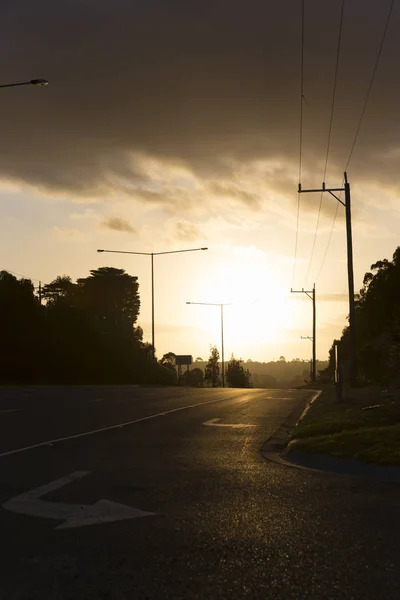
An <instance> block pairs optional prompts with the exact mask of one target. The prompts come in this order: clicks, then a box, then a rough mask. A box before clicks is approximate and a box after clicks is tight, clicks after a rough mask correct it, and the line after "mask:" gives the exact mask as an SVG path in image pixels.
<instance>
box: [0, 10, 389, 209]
mask: <svg viewBox="0 0 400 600" xmlns="http://www.w3.org/2000/svg"><path fill="white" fill-rule="evenodd" d="M389 4H390V2H389V0H387V1H385V2H383V1H381V2H371V1H366V0H352V1H351V2H347V3H346V8H345V20H344V30H343V45H342V56H341V61H340V67H339V78H338V89H337V95H336V99H337V110H336V112H335V116H334V122H333V135H332V144H331V160H330V164H329V169H328V183H329V182H332V181H334V183H337V179H338V177H340V172H341V171H342V170H343V168H344V166H345V162H346V159H347V155H348V152H349V150H350V145H351V141H352V138H353V135H354V132H355V128H356V123H357V118H358V116H359V114H360V111H361V107H362V103H363V100H364V97H365V92H366V89H367V86H368V81H369V77H370V74H371V71H372V67H373V62H374V59H375V55H376V51H377V47H378V43H379V39H380V35H381V32H382V29H383V25H384V20H385V16H386V14H387V10H388V8H389ZM339 10H340V2H338V1H337V2H334V1H331V2H320V1H318V0H309V1H308V2H306V30H305V35H306V48H305V97H306V102H307V103H306V105H305V107H304V156H303V159H304V162H303V164H304V171H305V177H307V176H308V177H309V179H310V180H311V179H312V178H315V180H316V181H318V180H320V179H322V173H323V163H324V154H325V147H326V137H327V130H328V119H329V110H330V101H331V94H332V81H333V70H334V61H335V48H336V41H337V25H338V21H339ZM399 21H400V10H399V8H397V9H395V11H394V14H393V18H392V21H391V24H390V28H389V32H388V37H387V43H386V44H385V47H384V51H383V53H382V57H381V64H380V67H379V70H378V73H377V77H376V82H375V85H374V88H373V91H372V94H371V102H370V104H369V106H368V109H367V112H366V116H365V122H364V125H363V128H362V130H361V134H360V138H359V143H358V145H357V148H356V152H355V154H354V160H353V162H352V164H351V170H350V173H351V176H352V177H353V178H360V179H364V180H365V181H378V182H382V183H386V184H388V185H391V186H395V185H397V182H398V175H397V173H398V160H397V157H396V156H395V154H396V153H395V150H396V149H397V148H398V147H399V146H400V127H399V125H400V124H399V120H400V117H399V112H398V106H399V100H400V98H399V96H400V79H399V77H398V64H397V63H398V61H397V57H398V55H399V45H400V37H399V36H398V35H397V30H398V27H399V24H400V23H399ZM0 23H1V39H2V44H3V53H2V57H3V58H2V59H1V73H2V79H3V81H4V82H7V81H18V80H26V79H30V78H32V77H45V78H48V79H49V80H50V81H51V84H50V86H49V87H48V88H46V89H38V88H34V87H26V88H23V87H20V88H10V89H4V90H1V94H0V106H1V114H2V134H1V136H0V152H1V160H0V174H1V175H2V176H4V177H7V178H11V179H14V180H17V181H21V182H24V183H28V184H32V185H34V186H37V187H41V188H45V189H47V190H51V191H61V192H67V193H72V194H74V195H82V196H104V195H107V194H113V193H119V192H120V191H121V190H122V191H123V192H126V193H132V186H133V187H134V186H139V187H140V188H142V189H144V190H145V192H144V193H142V196H141V197H142V198H143V199H144V200H150V201H153V200H156V201H157V200H158V199H159V200H160V201H161V202H162V201H163V196H162V194H161V193H159V191H158V190H152V189H151V188H150V187H149V186H148V183H149V181H150V180H151V176H150V175H149V173H148V172H146V171H143V169H141V168H140V165H139V163H138V160H137V156H138V154H139V155H140V156H152V157H157V158H158V159H161V160H167V161H175V162H177V163H179V164H182V165H187V166H188V167H189V168H190V169H192V170H193V172H194V173H196V175H197V176H198V177H199V178H203V179H205V180H209V179H218V178H219V177H221V178H222V179H224V180H226V179H228V178H229V177H230V176H231V175H232V173H233V172H235V173H236V174H237V170H238V169H239V171H240V169H241V165H246V164H248V163H249V162H250V161H254V160H270V161H274V162H275V163H280V164H285V165H288V166H289V167H290V171H291V173H292V175H291V177H290V179H289V180H290V183H291V179H292V178H296V166H297V161H298V125H299V57H300V52H299V48H300V46H299V43H300V39H299V38H300V36H299V34H300V2H299V0H282V1H281V2H266V1H265V0H249V1H248V2H247V3H244V2H243V1H240V2H239V1H238V0H219V1H218V2H217V1H211V0H208V1H204V0H203V1H202V2H200V1H197V0H193V1H191V2H183V1H182V0H179V1H178V0H168V1H167V0H164V1H161V0H136V1H135V2H132V1H131V0H114V1H113V2H111V0H108V1H106V0H79V1H78V0H72V1H71V0H68V1H67V0H58V1H57V2H54V1H50V0H39V1H38V2H31V1H29V0H15V1H14V2H12V3H11V2H3V3H2V4H1V7H0ZM393 152H394V153H393ZM238 165H239V167H238ZM293 183H294V181H293ZM273 185H274V182H273V181H272V186H273ZM276 186H277V189H278V191H283V189H285V190H286V183H285V181H283V180H282V179H279V178H277V180H276ZM231 192H232V190H231ZM237 193H238V194H239V192H237ZM243 193H244V192H240V194H241V195H242V199H243V201H245V202H247V203H250V204H251V202H252V201H253V200H252V198H251V197H247V198H246V197H244V196H243Z"/></svg>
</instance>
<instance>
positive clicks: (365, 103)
mask: <svg viewBox="0 0 400 600" xmlns="http://www.w3.org/2000/svg"><path fill="white" fill-rule="evenodd" d="M394 3H395V0H392V1H391V4H390V7H389V11H388V14H387V17H386V21H385V26H384V29H383V32H382V36H381V39H380V43H379V46H378V52H377V55H376V59H375V63H374V67H373V70H372V74H371V79H370V82H369V85H368V88H367V93H366V96H365V100H364V104H363V107H362V110H361V114H360V118H359V121H358V125H357V129H356V133H355V136H354V139H353V143H352V145H351V149H350V153H349V157H348V159H347V162H346V166H345V168H344V170H345V171H347V169H348V167H349V164H350V161H351V158H352V156H353V152H354V148H355V146H356V143H357V140H358V136H359V133H360V130H361V126H362V123H363V120H364V115H365V112H366V109H367V105H368V101H369V98H370V95H371V90H372V86H373V84H374V80H375V75H376V72H377V69H378V64H379V61H380V57H381V54H382V48H383V45H384V43H385V39H386V34H387V31H388V28H389V23H390V18H391V16H392V13H393V8H394ZM340 196H341V193H340V195H339V198H340ZM338 209H339V204H337V206H336V211H335V215H334V217H333V221H332V227H331V231H330V234H329V238H328V243H327V246H326V249H325V253H324V256H323V259H322V262H321V266H320V268H319V270H318V274H317V276H316V278H315V280H316V281H318V279H319V277H320V275H321V272H322V269H323V268H324V265H325V261H326V257H327V255H328V251H329V247H330V244H331V241H332V234H333V230H334V227H335V223H336V218H337V214H338Z"/></svg>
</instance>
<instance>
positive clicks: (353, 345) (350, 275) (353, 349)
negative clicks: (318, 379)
mask: <svg viewBox="0 0 400 600" xmlns="http://www.w3.org/2000/svg"><path fill="white" fill-rule="evenodd" d="M298 192H299V194H306V193H310V192H318V193H321V192H328V193H329V194H330V195H331V196H333V197H334V198H335V199H336V200H337V201H338V202H340V204H341V205H342V206H344V208H345V210H346V234H347V279H348V288H349V328H350V381H351V384H352V385H353V386H355V385H357V337H356V319H355V301H354V270H353V234H352V227H351V195H350V184H349V182H348V181H347V173H346V172H345V173H344V187H342V188H327V187H326V186H325V182H324V183H323V184H322V188H321V189H317V190H303V189H302V187H301V184H300V183H299V189H298ZM334 192H344V197H345V201H344V202H343V200H341V199H340V198H339V197H338V196H336V194H335V193H334Z"/></svg>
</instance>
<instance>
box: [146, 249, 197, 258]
mask: <svg viewBox="0 0 400 600" xmlns="http://www.w3.org/2000/svg"><path fill="white" fill-rule="evenodd" d="M200 250H208V248H189V249H187V250H169V251H168V252H153V254H154V256H160V255H161V254H178V253H179V252H199V251H200Z"/></svg>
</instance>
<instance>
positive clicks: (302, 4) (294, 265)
mask: <svg viewBox="0 0 400 600" xmlns="http://www.w3.org/2000/svg"><path fill="white" fill-rule="evenodd" d="M304 3H305V0H302V1H301V55H300V56H301V60H300V131H299V183H301V171H302V153H303V102H304ZM299 222H300V194H297V218H296V239H295V245H294V258H293V273H292V287H293V285H294V278H295V274H296V260H297V248H298V241H299Z"/></svg>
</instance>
